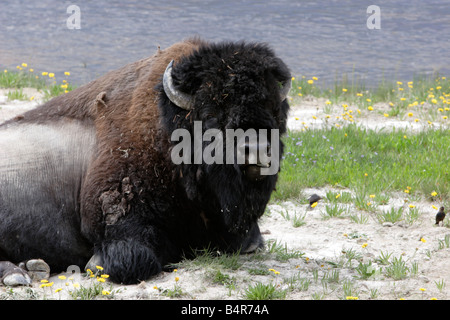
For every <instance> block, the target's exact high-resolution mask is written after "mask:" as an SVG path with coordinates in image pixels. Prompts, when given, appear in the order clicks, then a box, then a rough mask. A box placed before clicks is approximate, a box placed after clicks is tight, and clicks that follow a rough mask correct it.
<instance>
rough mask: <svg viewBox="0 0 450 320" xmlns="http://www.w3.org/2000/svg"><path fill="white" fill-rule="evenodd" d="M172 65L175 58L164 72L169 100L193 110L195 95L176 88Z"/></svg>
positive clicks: (183, 107) (164, 82) (164, 84)
mask: <svg viewBox="0 0 450 320" xmlns="http://www.w3.org/2000/svg"><path fill="white" fill-rule="evenodd" d="M172 66H173V60H172V61H170V63H169V64H168V66H167V68H166V71H165V72H164V77H163V86H164V91H165V93H166V95H167V97H168V98H169V100H170V101H172V102H173V103H174V104H176V105H177V106H178V107H180V108H182V109H186V110H191V109H192V108H193V107H194V97H193V96H190V95H188V94H187V93H184V92H181V91H179V90H177V89H175V86H174V85H173V81H172Z"/></svg>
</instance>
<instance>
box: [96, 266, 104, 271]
mask: <svg viewBox="0 0 450 320" xmlns="http://www.w3.org/2000/svg"><path fill="white" fill-rule="evenodd" d="M95 267H96V268H97V269H98V270H100V271H103V267H101V266H95Z"/></svg>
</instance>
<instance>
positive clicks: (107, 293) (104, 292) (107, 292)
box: [102, 290, 111, 296]
mask: <svg viewBox="0 0 450 320" xmlns="http://www.w3.org/2000/svg"><path fill="white" fill-rule="evenodd" d="M109 294H111V292H109V291H108V290H102V295H104V296H107V295H109Z"/></svg>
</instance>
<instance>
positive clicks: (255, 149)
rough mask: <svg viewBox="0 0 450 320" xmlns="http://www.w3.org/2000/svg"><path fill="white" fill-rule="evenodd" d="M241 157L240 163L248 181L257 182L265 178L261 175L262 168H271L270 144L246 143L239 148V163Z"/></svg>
mask: <svg viewBox="0 0 450 320" xmlns="http://www.w3.org/2000/svg"><path fill="white" fill-rule="evenodd" d="M239 153H240V154H239ZM239 156H240V161H241V162H238V163H239V164H240V167H241V170H242V172H243V173H244V175H245V176H246V178H247V179H249V180H253V181H255V180H262V179H264V178H265V176H264V175H261V168H269V167H270V156H271V152H270V143H255V142H253V143H252V142H246V143H244V144H243V145H242V146H241V148H238V161H239ZM242 159H244V161H243V162H242Z"/></svg>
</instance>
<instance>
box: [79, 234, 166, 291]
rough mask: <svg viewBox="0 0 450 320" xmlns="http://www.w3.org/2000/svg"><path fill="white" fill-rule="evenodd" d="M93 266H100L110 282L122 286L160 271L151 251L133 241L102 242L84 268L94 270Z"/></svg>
mask: <svg viewBox="0 0 450 320" xmlns="http://www.w3.org/2000/svg"><path fill="white" fill-rule="evenodd" d="M94 264H95V265H100V266H102V267H103V269H104V272H105V273H107V274H108V275H109V277H110V279H111V280H112V281H114V282H116V283H123V284H135V283H138V282H140V281H143V280H147V279H148V278H150V277H151V276H153V275H156V274H158V273H160V272H161V271H162V267H161V264H160V263H159V261H158V259H157V257H156V255H155V254H154V252H153V250H152V249H151V248H149V247H148V246H145V245H143V244H142V243H140V242H139V241H136V240H134V239H127V240H110V241H106V242H103V243H102V244H101V245H100V246H98V247H97V248H96V250H95V254H94V256H93V257H92V258H91V260H90V262H89V263H88V265H87V266H86V267H87V268H90V269H91V270H95V265H94ZM93 268H94V269H93Z"/></svg>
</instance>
